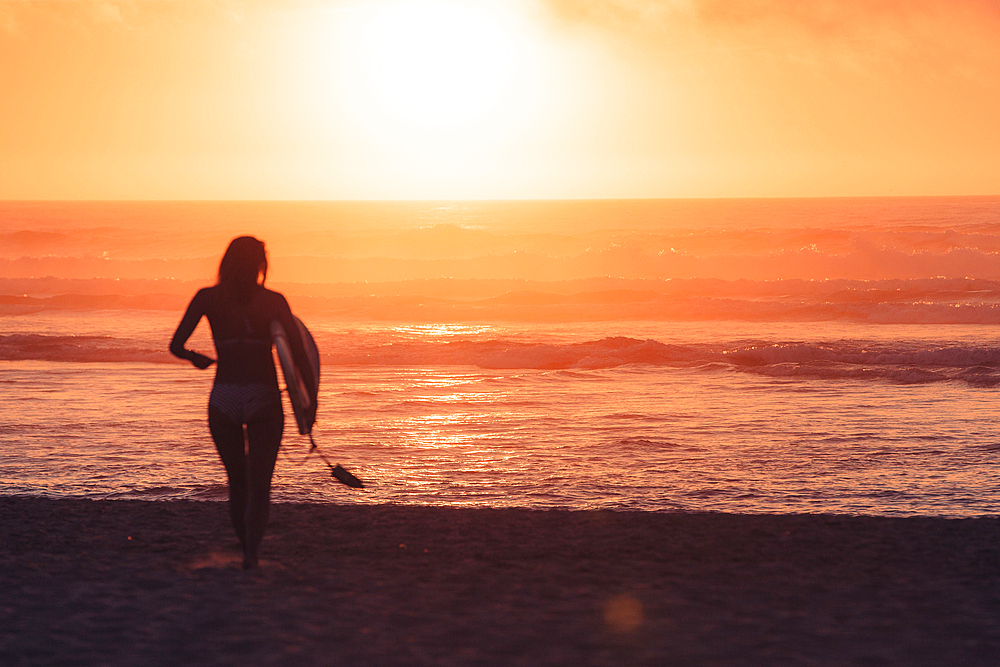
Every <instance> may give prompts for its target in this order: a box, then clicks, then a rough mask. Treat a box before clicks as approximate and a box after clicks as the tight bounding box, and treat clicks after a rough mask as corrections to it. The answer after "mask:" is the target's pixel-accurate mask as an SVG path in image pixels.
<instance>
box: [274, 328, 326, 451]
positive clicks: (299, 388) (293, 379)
mask: <svg viewBox="0 0 1000 667" xmlns="http://www.w3.org/2000/svg"><path fill="white" fill-rule="evenodd" d="M292 317H293V318H295V324H297V325H298V327H299V335H300V336H301V338H302V344H303V345H304V346H305V348H306V357H307V358H308V359H309V366H310V368H312V376H313V378H314V380H315V385H314V386H312V387H307V386H306V382H305V379H304V378H303V377H302V373H301V372H299V367H298V366H297V365H296V364H295V358H294V357H293V356H292V346H291V343H289V342H288V335H287V334H286V333H285V328H284V327H283V326H281V322H279V321H278V320H273V321H272V322H271V338H272V339H273V340H274V347H275V349H276V350H277V351H278V361H279V363H280V365H281V374H282V375H284V376H285V388H286V389H287V390H288V398H289V401H290V402H291V404H292V412H293V413H294V414H295V422H296V423H297V424H298V427H299V434H300V435H309V434H310V433H312V427H313V424H314V423H315V422H316V405H315V404H314V403H313V401H312V398H311V397H312V396H314V395H315V394H316V393H317V390H318V389H319V350H318V349H317V348H316V341H314V340H313V337H312V334H311V333H309V330H308V329H306V325H304V324H302V320H300V319H299V318H297V317H295V316H294V315H293V316H292ZM310 389H311V390H312V391H310Z"/></svg>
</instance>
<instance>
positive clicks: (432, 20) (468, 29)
mask: <svg viewBox="0 0 1000 667" xmlns="http://www.w3.org/2000/svg"><path fill="white" fill-rule="evenodd" d="M503 18H505V17H503V16H501V15H498V14H497V12H496V11H491V8H490V7H489V6H483V5H481V4H478V3H468V4H465V3H453V2H398V3H390V4H386V5H381V6H377V7H376V8H374V9H372V10H371V11H369V12H367V16H366V20H364V21H363V22H362V24H361V26H360V30H359V32H358V41H359V49H358V51H359V53H358V55H359V58H358V59H357V60H356V62H357V65H358V69H357V74H358V76H359V77H360V79H361V81H360V83H361V84H362V85H361V86H360V87H362V88H363V90H364V92H365V93H367V97H368V98H369V101H370V103H371V104H372V107H373V108H372V109H371V111H373V112H376V113H379V114H381V115H385V116H388V117H391V118H394V119H396V120H398V121H401V122H403V123H405V124H407V125H413V126H452V125H454V124H456V123H458V124H462V125H467V124H474V123H477V122H482V121H483V120H486V119H487V118H488V117H489V116H490V115H491V114H492V113H494V112H495V111H496V110H497V108H498V105H499V104H500V103H501V101H502V100H503V98H504V97H505V93H507V92H508V89H509V88H510V86H511V83H512V79H513V77H514V74H515V71H516V66H517V60H518V44H517V39H516V36H515V35H513V34H511V32H510V31H509V30H507V29H505V28H506V27H507V26H504V24H503V21H502V19H503Z"/></svg>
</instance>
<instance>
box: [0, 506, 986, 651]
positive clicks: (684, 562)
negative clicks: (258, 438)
mask: <svg viewBox="0 0 1000 667" xmlns="http://www.w3.org/2000/svg"><path fill="white" fill-rule="evenodd" d="M261 558H262V566H261V568H260V570H258V571H254V572H244V571H242V570H241V569H240V558H239V553H238V551H237V549H236V539H235V537H234V536H233V534H232V531H231V528H230V526H229V520H228V514H227V512H226V508H225V506H224V505H223V504H221V503H218V502H197V501H136V500H83V499H80V500H69V499H65V500H50V499H42V498H28V497H16V496H5V497H0V563H2V565H3V567H0V664H4V665H8V664H9V665H22V664H23V665H28V664H31V665H39V664H109V663H116V664H191V665H220V664H233V663H235V662H246V664H255V665H258V664H260V665H271V664H274V665H280V664H292V663H296V664H317V663H327V664H328V663H336V664H346V665H354V664H357V665H362V664H364V665H373V664H378V665H382V664H407V665H409V664H414V665H420V664H433V665H449V664H496V665H514V664H525V665H535V664H587V665H620V664H649V665H662V664H674V663H677V664H696V665H701V664H705V665H708V664H712V665H728V664H733V665H738V664H803V665H806V664H809V665H812V664H874V663H881V664H901V665H938V664H957V665H977V664H983V665H986V664H994V663H995V661H996V660H997V658H998V657H1000V518H995V517H980V518H967V519H945V518H937V517H904V518H890V517H873V516H844V515H812V514H809V515H779V514H764V515H761V514H723V513H693V512H691V513H689V512H684V513H661V512H630V511H604V510H600V511H571V510H532V509H488V508H469V509H463V508H442V507H427V506H400V505H325V504H324V505H313V504H298V503H295V504H291V503H289V504H275V505H273V506H272V514H271V521H270V525H269V528H268V533H267V536H266V537H265V541H264V543H263V544H262V547H261Z"/></svg>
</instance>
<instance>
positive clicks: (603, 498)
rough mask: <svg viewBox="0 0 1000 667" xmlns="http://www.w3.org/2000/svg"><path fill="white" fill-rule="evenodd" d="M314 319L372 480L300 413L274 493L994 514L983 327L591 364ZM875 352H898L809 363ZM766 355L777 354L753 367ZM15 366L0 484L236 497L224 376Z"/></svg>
mask: <svg viewBox="0 0 1000 667" xmlns="http://www.w3.org/2000/svg"><path fill="white" fill-rule="evenodd" d="M46 317H47V318H49V319H50V325H51V326H55V324H54V323H53V322H52V321H51V320H52V316H51V315H48V316H46ZM128 317H129V318H131V319H130V320H129V327H128V329H129V331H130V338H129V340H130V341H133V343H129V344H135V343H134V341H136V340H138V341H140V343H139V344H140V346H144V345H146V342H143V341H146V339H147V338H149V340H148V343H149V344H150V345H152V344H153V343H154V341H153V340H152V338H153V337H154V336H155V335H156V334H157V332H159V335H160V337H161V342H162V338H163V332H164V331H166V332H167V333H169V327H168V328H166V329H165V328H164V326H165V324H166V319H167V318H166V316H164V315H163V314H160V313H149V314H147V316H146V317H143V315H142V314H141V313H132V314H130V315H129V316H128ZM99 319H101V318H96V317H92V318H87V317H84V316H81V315H79V314H77V315H75V316H74V317H73V324H74V326H75V327H76V329H78V330H80V331H83V332H97V331H98V330H99V329H101V327H102V326H105V327H107V326H108V325H107V323H105V324H103V325H102V324H101V323H100V322H99V321H98V320H99ZM143 323H145V329H143V326H142V324H143ZM119 324H121V322H119ZM311 325H312V327H313V329H314V332H315V334H316V338H317V341H318V342H319V344H320V348H321V349H322V350H323V351H324V352H325V353H326V355H327V358H328V359H329V358H338V355H341V357H343V358H344V359H346V360H347V361H349V362H350V363H330V362H327V363H324V366H323V371H322V373H323V377H322V388H321V395H320V405H321V411H320V417H319V420H318V422H317V425H316V428H315V437H316V441H317V443H318V444H319V445H320V448H321V450H322V451H323V452H325V453H327V454H328V455H329V456H330V457H331V458H332V459H333V460H334V461H338V462H340V463H342V464H343V465H345V467H348V468H349V469H351V470H353V471H354V472H356V473H357V474H358V475H359V476H360V477H361V478H363V479H364V480H366V481H367V482H368V483H369V485H370V489H369V490H367V491H365V492H360V493H359V492H356V491H352V490H349V489H347V488H346V487H343V486H340V485H339V484H336V483H335V482H333V481H332V480H331V479H330V477H329V474H328V473H327V472H325V468H324V466H323V464H322V463H321V461H319V460H318V459H317V458H316V457H315V456H313V457H312V458H310V459H307V458H306V454H307V452H308V442H307V440H306V439H305V438H304V437H302V436H299V435H298V434H297V433H295V429H294V425H293V424H292V422H291V421H290V420H289V422H288V423H286V437H285V440H284V446H283V449H282V455H281V458H280V460H279V464H278V469H277V473H276V475H275V486H274V496H275V499H277V500H285V501H316V502H348V503H356V502H361V503H365V502H393V503H420V504H445V505H488V506H496V507H500V506H519V507H570V508H578V509H583V508H597V507H604V508H628V509H641V510H718V511H731V512H837V513H859V514H881V515H913V514H923V515H940V516H973V515H989V514H995V513H997V507H1000V472H998V467H997V463H998V459H1000V438H998V437H997V420H996V417H995V407H996V389H995V388H994V387H995V382H994V381H993V373H994V370H995V369H994V368H993V364H994V360H993V357H992V356H990V355H992V354H993V353H992V352H990V348H986V347H984V346H983V345H982V342H981V341H982V340H983V337H984V336H985V335H986V334H987V333H988V331H989V330H988V329H987V330H984V329H983V328H981V327H977V326H955V325H951V326H942V325H937V326H923V327H909V328H907V327H898V328H896V329H891V328H887V327H870V328H868V329H865V328H858V327H855V326H851V327H844V326H843V325H839V324H835V323H833V324H796V325H789V324H776V325H766V326H762V327H760V328H758V329H754V328H753V327H749V326H748V325H746V324H745V323H733V324H729V325H722V326H714V325H713V326H707V325H705V324H701V323H694V324H689V325H682V324H660V323H634V324H632V325H616V326H615V327H614V329H615V333H619V334H621V333H624V332H626V331H628V332H631V333H633V335H635V336H636V338H634V339H630V340H633V341H635V344H636V345H639V346H642V345H645V346H647V347H648V346H649V345H650V343H649V342H648V341H649V340H655V341H657V344H658V345H659V344H662V345H663V346H668V347H670V346H676V347H681V348H683V349H684V350H688V349H694V350H696V352H695V353H690V354H687V353H685V354H680V355H674V356H670V355H668V356H667V357H666V358H664V359H661V360H659V361H657V362H655V363H652V362H649V361H647V362H640V361H635V360H632V359H630V358H628V356H627V355H626V356H625V357H624V358H618V357H608V356H604V357H601V358H600V359H595V357H594V353H593V349H589V348H588V349H587V351H585V352H582V353H578V352H579V350H580V348H581V346H583V347H586V346H588V345H589V346H590V348H594V347H597V348H601V347H602V346H603V347H611V348H615V349H619V348H621V346H622V343H621V339H619V338H616V339H613V341H616V342H614V343H609V342H606V341H605V342H604V343H602V342H601V341H600V340H596V341H595V339H594V338H593V336H594V333H595V331H596V330H600V329H605V330H606V329H608V326H607V325H592V324H591V325H569V324H566V325H561V326H560V327H552V328H543V329H536V328H532V327H525V326H521V327H513V326H507V327H488V326H484V325H482V326H474V327H463V326H459V325H449V326H447V327H414V326H392V325H373V324H364V325H359V324H343V323H339V322H335V321H324V320H322V319H315V320H314V321H313V322H311ZM21 326H23V327H25V328H29V329H32V330H44V329H45V326H44V325H43V324H41V323H33V322H31V321H29V320H22V321H21ZM737 332H738V334H739V335H737ZM846 333H851V334H854V337H853V338H851V339H845V338H838V336H843V335H844V334H846ZM709 334H711V336H712V338H711V339H709V340H705V338H706V336H707V335H709ZM11 335H13V334H11ZM904 335H908V337H907V338H904V337H903V336H904ZM112 340H113V341H118V339H117V338H113V339H112ZM88 341H90V342H92V341H93V339H91V338H87V337H84V341H83V342H82V343H81V345H83V346H84V347H86V346H87V345H88V344H89V343H88ZM207 344H208V345H210V342H209V343H207ZM108 345H109V344H108V342H107V339H101V342H100V344H99V345H98V347H101V348H102V349H103V348H105V347H107V346H108ZM121 345H124V343H122V344H121ZM121 345H120V344H119V342H114V343H113V344H111V347H112V348H114V349H119V348H120V347H121ZM397 346H400V347H401V349H402V351H398V350H397V351H396V352H393V353H392V354H391V355H388V353H387V352H385V350H386V349H388V348H395V347H397ZM483 346H487V347H488V348H489V355H490V356H489V358H490V359H492V360H494V361H497V360H500V361H502V359H503V354H502V352H500V351H498V350H500V349H501V348H503V349H506V350H509V354H510V355H511V356H510V359H509V361H510V363H506V364H505V363H495V364H494V367H492V368H489V367H483V366H482V365H474V364H471V363H467V361H468V359H467V358H466V356H464V355H472V357H473V358H474V357H477V356H478V357H481V356H482V354H483V352H482V349H481V348H482V347H483ZM879 346H882V347H887V346H891V347H892V348H893V349H894V350H897V351H904V350H905V351H906V352H905V353H902V352H900V353H899V354H896V355H894V356H892V355H890V356H886V355H884V354H883V355H881V357H880V356H879V355H868V356H865V355H861V356H860V357H857V358H848V355H846V353H845V354H841V353H838V354H834V355H833V358H823V357H822V356H820V358H817V355H816V354H814V353H810V354H805V357H803V354H804V353H803V350H821V349H822V350H831V349H833V350H839V351H841V352H842V351H843V350H845V349H848V348H849V349H852V350H855V349H868V348H872V347H876V348H877V347H879ZM525 347H527V348H530V349H532V350H533V352H532V353H531V354H526V353H525ZM203 349H204V348H203ZM208 349H210V348H208ZM456 349H458V350H460V352H455V350H456ZM756 349H763V350H765V352H766V354H762V355H760V356H759V357H757V358H755V359H754V360H751V361H747V359H746V358H745V355H747V354H751V353H752V352H753V350H756ZM782 349H784V350H786V352H784V353H778V352H775V351H774V350H782ZM380 350H381V351H382V352H381V353H382V354H383V355H388V356H384V357H379V356H377V354H378V352H379V351H380ZM788 350H791V351H788ZM941 350H946V351H947V352H941ZM737 353H739V354H740V355H743V356H739V355H738V354H737ZM408 355H409V356H408ZM545 355H549V356H547V357H546V356H545ZM977 355H986V356H987V357H989V358H988V359H986V360H985V361H984V360H983V359H980V358H979V357H977ZM734 356H739V358H738V359H737V361H736V362H733V361H732V358H733V357H734ZM362 358H365V359H367V360H368V363H359V360H360V359H362ZM528 359H533V360H534V361H535V364H534V366H535V367H524V366H525V365H526V364H525V361H526V360H528ZM962 360H964V362H963V361H962ZM598 361H600V363H598ZM403 362H405V363H403ZM963 363H964V364H965V365H963ZM518 364H520V365H521V366H522V367H516V368H515V367H510V366H516V365H518ZM984 364H985V365H984ZM977 369H978V370H977ZM0 377H2V380H0V381H2V382H3V384H4V386H5V391H4V392H3V395H2V398H0V414H2V415H3V417H2V419H0V432H2V433H3V440H2V443H3V444H2V447H0V493H4V494H28V495H45V496H57V497H62V496H84V497H109V498H162V499H169V498H200V499H223V498H224V495H225V479H224V476H223V473H222V470H221V466H220V464H219V463H218V461H217V459H216V455H215V453H214V449H213V446H212V443H211V440H210V438H209V436H208V432H207V428H206V425H205V420H204V419H205V411H206V402H207V396H208V391H209V389H210V385H211V371H208V372H199V371H197V370H195V369H193V368H191V367H189V366H185V365H179V364H167V363H143V362H130V363H114V362H109V361H98V362H61V361H39V360H16V361H10V362H5V367H4V369H3V371H2V375H0ZM970 377H971V378H974V380H975V381H970V380H969V378H970ZM983 378H986V380H985V381H984V380H983ZM286 413H288V414H290V411H289V410H287V409H286Z"/></svg>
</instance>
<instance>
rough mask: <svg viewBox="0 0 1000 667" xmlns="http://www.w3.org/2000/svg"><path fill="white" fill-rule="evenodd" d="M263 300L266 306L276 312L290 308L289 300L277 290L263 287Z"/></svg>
mask: <svg viewBox="0 0 1000 667" xmlns="http://www.w3.org/2000/svg"><path fill="white" fill-rule="evenodd" d="M261 300H262V301H263V303H264V305H265V307H266V308H267V309H268V310H269V311H271V312H272V313H274V314H278V313H280V312H281V311H284V310H288V301H287V300H286V299H285V295H284V294H282V293H281V292H275V291H274V290H269V289H267V288H266V287H262V288H261Z"/></svg>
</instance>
